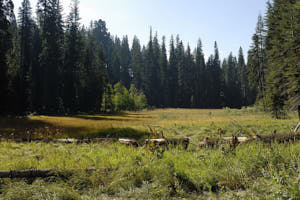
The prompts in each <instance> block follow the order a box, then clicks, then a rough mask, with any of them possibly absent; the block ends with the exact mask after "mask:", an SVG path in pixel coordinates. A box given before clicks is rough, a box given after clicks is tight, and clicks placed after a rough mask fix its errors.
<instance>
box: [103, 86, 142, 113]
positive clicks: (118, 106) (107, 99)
mask: <svg viewBox="0 0 300 200" xmlns="http://www.w3.org/2000/svg"><path fill="white" fill-rule="evenodd" d="M146 107H147V99H146V96H145V95H144V94H143V92H140V91H138V90H137V89H136V88H135V86H134V85H131V87H130V89H129V91H128V90H127V89H126V87H125V86H123V85H122V84H121V83H120V82H119V83H117V84H115V85H114V87H113V88H112V86H111V85H110V84H108V86H107V87H106V89H105V92H104V95H103V99H102V108H101V110H102V111H103V112H120V111H138V110H142V109H145V108H146Z"/></svg>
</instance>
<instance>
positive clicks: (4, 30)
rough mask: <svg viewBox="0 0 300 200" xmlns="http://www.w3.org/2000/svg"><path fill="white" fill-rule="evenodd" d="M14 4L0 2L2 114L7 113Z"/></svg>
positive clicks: (7, 0)
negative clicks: (8, 58) (8, 57)
mask: <svg viewBox="0 0 300 200" xmlns="http://www.w3.org/2000/svg"><path fill="white" fill-rule="evenodd" d="M13 9H14V4H13V2H12V1H11V0H0V97H1V98H0V114H2V113H4V112H6V111H7V107H6V103H7V87H8V81H9V80H8V74H7V72H8V65H7V53H8V51H9V49H10V48H11V45H12V34H11V32H10V31H9V28H10V24H11V17H12V15H13Z"/></svg>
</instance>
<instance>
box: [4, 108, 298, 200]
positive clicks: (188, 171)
mask: <svg viewBox="0 0 300 200" xmlns="http://www.w3.org/2000/svg"><path fill="white" fill-rule="evenodd" d="M296 124H297V118H296V115H294V114H292V115H291V116H290V117H289V118H288V119H285V120H274V119H272V118H270V117H269V116H268V115H265V114H263V113H256V112H253V111H252V110H246V109H245V110H228V109H226V110H185V109H168V110H155V111H150V112H139V113H132V112H128V113H123V114H121V115H95V116H89V115H84V116H75V117H48V116H35V117H31V118H29V119H15V118H13V119H7V118H6V119H1V120H0V131H1V132H0V133H1V134H3V135H5V136H6V137H21V136H22V134H28V133H27V132H28V131H29V132H30V133H29V134H32V133H34V132H36V135H35V136H36V137H38V136H39V137H99V136H101V137H134V138H137V139H139V140H140V141H142V140H143V139H144V138H146V137H148V135H147V132H148V131H149V130H148V127H147V125H156V126H157V127H155V129H156V130H158V131H164V133H165V135H167V136H174V137H182V136H188V137H190V138H191V139H192V145H190V147H189V149H188V151H184V150H182V149H180V148H173V149H170V150H168V151H163V150H162V149H157V150H156V151H154V152H152V151H149V150H148V149H145V148H139V149H135V148H133V147H127V146H123V145H120V144H82V145H72V144H71V145H67V144H44V143H29V144H16V143H10V142H4V143H1V144H0V170H21V169H48V168H51V169H55V170H57V171H60V172H64V171H65V170H66V169H82V171H81V170H79V171H76V172H74V173H72V174H71V173H69V172H67V171H66V172H65V175H64V176H60V177H57V178H54V177H51V178H47V179H31V180H21V179H18V180H9V179H0V199H8V200H9V199H17V200H23V199H24V200H25V199H26V200H27V199H128V198H132V199H172V198H174V199H178V198H189V199H300V186H299V183H300V174H299V166H300V148H299V145H300V143H294V144H281V145H279V144H272V146H266V145H263V144H261V143H255V142H253V143H249V144H243V145H240V146H239V147H238V148H237V149H236V150H235V151H233V152H232V151H228V149H229V146H225V147H224V148H225V153H224V150H222V149H221V148H216V149H200V148H199V147H198V146H197V143H198V142H199V140H201V139H202V138H203V137H206V136H215V135H217V134H218V129H219V128H222V129H223V130H224V131H225V135H231V134H233V133H236V132H238V131H240V132H242V133H243V134H244V135H255V134H258V133H259V134H270V133H272V132H273V131H274V130H275V129H276V130H277V132H290V131H291V130H292V129H293V128H294V126H295V125H296ZM56 129H58V130H56ZM9 131H13V133H14V135H13V136H11V135H8V133H9ZM55 131H56V133H55V134H54V132H55ZM57 132H59V133H57ZM91 167H93V168H97V169H99V170H98V171H95V172H91V173H86V172H85V171H84V169H86V168H91ZM105 168H112V169H113V170H112V171H111V170H109V171H107V170H105Z"/></svg>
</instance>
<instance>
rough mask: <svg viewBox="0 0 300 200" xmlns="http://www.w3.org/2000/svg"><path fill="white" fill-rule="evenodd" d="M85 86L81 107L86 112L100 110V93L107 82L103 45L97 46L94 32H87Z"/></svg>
mask: <svg viewBox="0 0 300 200" xmlns="http://www.w3.org/2000/svg"><path fill="white" fill-rule="evenodd" d="M84 72H85V88H84V100H83V102H82V104H81V105H82V107H83V109H84V111H86V112H93V113H97V112H99V111H100V110H101V102H102V95H103V92H104V88H105V86H106V83H107V73H106V68H105V58H104V51H103V45H100V47H99V46H97V42H96V37H95V34H93V31H92V30H90V31H89V32H88V38H87V47H86V52H85V58H84Z"/></svg>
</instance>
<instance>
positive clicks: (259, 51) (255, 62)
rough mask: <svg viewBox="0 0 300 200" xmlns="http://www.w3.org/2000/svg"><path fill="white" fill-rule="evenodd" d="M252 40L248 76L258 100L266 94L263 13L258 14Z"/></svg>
mask: <svg viewBox="0 0 300 200" xmlns="http://www.w3.org/2000/svg"><path fill="white" fill-rule="evenodd" d="M252 40H253V43H252V46H251V47H250V50H249V52H248V70H249V75H248V78H249V84H250V86H251V87H252V88H254V89H256V90H257V100H258V101H259V100H262V99H263V97H264V96H265V88H266V74H265V73H266V68H267V58H266V49H265V48H266V35H265V25H264V22H263V19H262V16H261V15H259V16H258V22H257V26H256V32H255V34H254V35H253V37H252ZM263 101H264V100H263ZM264 104H265V103H263V105H264ZM264 109H265V105H264Z"/></svg>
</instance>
